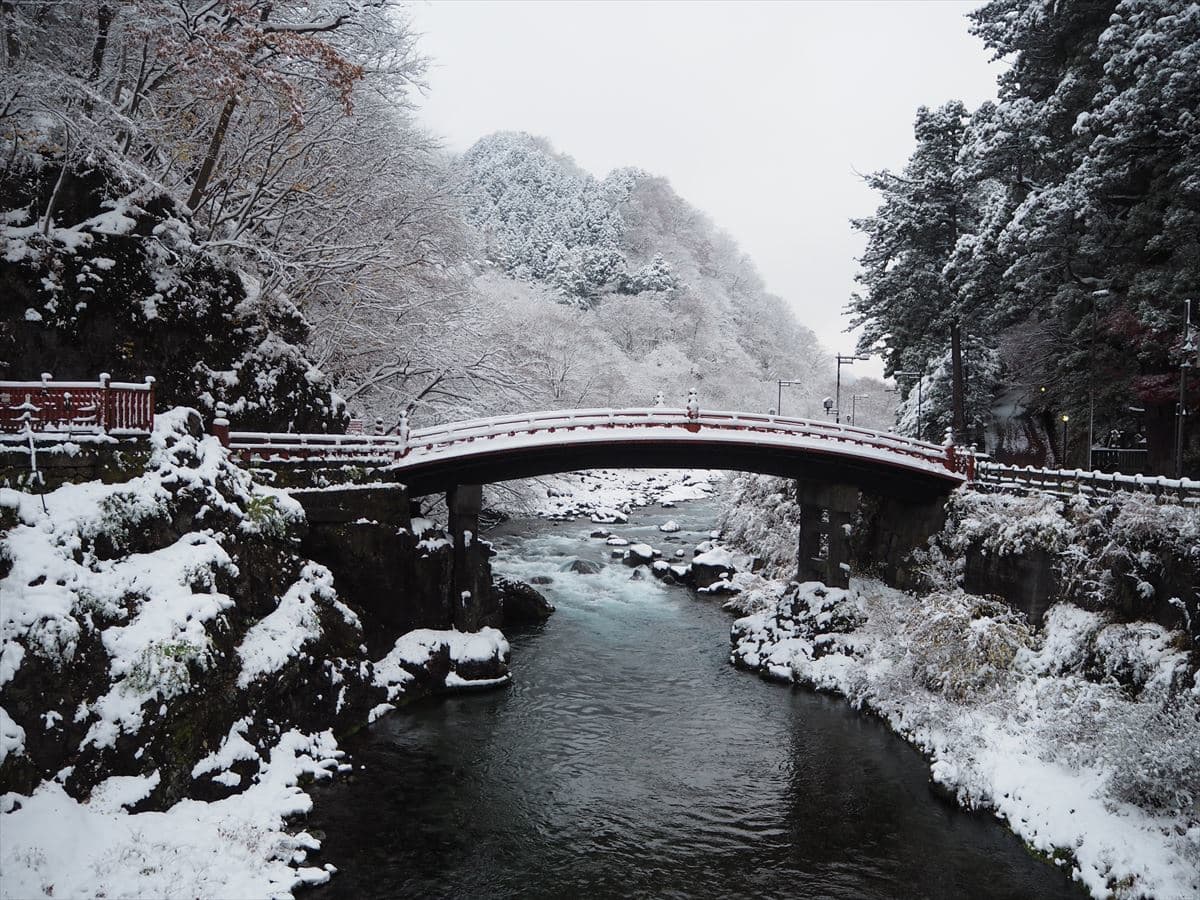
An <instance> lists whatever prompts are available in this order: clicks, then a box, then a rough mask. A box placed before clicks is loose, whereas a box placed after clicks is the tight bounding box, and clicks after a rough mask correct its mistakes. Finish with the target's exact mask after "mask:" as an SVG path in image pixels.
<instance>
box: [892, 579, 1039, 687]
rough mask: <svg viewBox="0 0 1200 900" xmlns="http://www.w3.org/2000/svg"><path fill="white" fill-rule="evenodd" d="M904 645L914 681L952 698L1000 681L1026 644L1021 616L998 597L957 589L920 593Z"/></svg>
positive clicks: (1028, 641) (1026, 633) (1027, 634)
mask: <svg viewBox="0 0 1200 900" xmlns="http://www.w3.org/2000/svg"><path fill="white" fill-rule="evenodd" d="M914 613H915V615H914V620H913V622H912V624H911V625H910V637H911V644H910V647H909V654H910V660H911V665H912V670H913V675H914V677H915V679H916V681H917V683H919V684H921V685H923V686H924V687H926V688H928V689H929V690H931V691H936V692H938V693H942V694H945V695H946V696H947V697H949V698H951V699H954V700H967V699H970V698H972V697H975V696H978V695H979V694H981V693H984V692H985V691H987V690H988V689H990V688H993V687H995V686H996V685H998V684H1001V683H1002V682H1003V681H1004V680H1005V679H1006V678H1007V677H1008V675H1009V673H1010V671H1011V669H1012V664H1013V660H1014V659H1015V658H1016V656H1017V653H1018V652H1019V651H1021V650H1023V649H1027V648H1028V647H1029V646H1030V644H1031V640H1032V638H1031V635H1030V631H1029V627H1028V625H1027V624H1026V622H1025V620H1024V616H1022V615H1021V614H1020V613H1017V612H1014V611H1013V610H1012V609H1011V608H1010V607H1008V606H1006V605H1004V604H1003V603H998V602H996V601H993V600H988V599H985V598H983V597H975V596H972V595H970V594H965V593H962V592H961V591H952V592H944V593H935V594H931V595H929V596H927V597H925V598H923V600H922V602H921V604H920V606H919V608H918V609H917V610H915V611H914Z"/></svg>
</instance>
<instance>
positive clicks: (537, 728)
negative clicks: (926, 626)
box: [309, 503, 1080, 898]
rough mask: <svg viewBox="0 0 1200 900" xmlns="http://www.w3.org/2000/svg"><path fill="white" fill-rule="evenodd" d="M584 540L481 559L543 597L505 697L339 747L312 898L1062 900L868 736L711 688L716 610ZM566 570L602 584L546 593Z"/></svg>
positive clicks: (576, 583)
mask: <svg viewBox="0 0 1200 900" xmlns="http://www.w3.org/2000/svg"><path fill="white" fill-rule="evenodd" d="M714 517H715V512H714V509H713V507H712V506H711V505H710V504H707V503H693V504H688V505H686V506H683V507H680V508H679V509H674V510H671V511H670V518H673V519H675V520H676V521H677V522H679V523H680V525H682V526H683V527H684V531H683V532H681V533H680V534H678V535H672V536H670V537H673V538H676V539H677V540H676V541H671V540H669V539H668V536H666V535H662V534H660V533H659V532H658V531H657V529H656V526H657V525H658V524H659V523H661V522H663V521H665V520H666V519H667V518H668V516H667V515H665V511H654V512H651V513H644V514H640V515H637V518H636V520H635V522H634V523H633V525H631V526H618V527H617V528H615V529H614V530H615V531H616V532H617V533H619V534H621V535H622V536H625V537H629V538H632V539H641V540H646V541H647V542H648V543H651V544H652V545H654V546H655V547H658V548H659V549H662V550H663V551H664V552H665V553H668V554H669V553H670V552H672V551H673V550H674V549H676V548H687V549H688V550H689V551H690V547H691V546H692V545H693V544H694V543H695V542H696V541H698V540H700V539H702V538H703V537H704V536H705V534H706V532H707V530H708V529H709V528H710V527H712V526H711V522H712V520H713V518H714ZM593 528H594V526H592V525H590V524H589V523H582V522H581V523H574V524H570V523H568V524H559V525H552V524H550V523H543V522H536V523H517V524H512V525H509V526H505V528H504V529H503V530H501V531H499V532H497V533H493V534H492V535H490V536H489V537H491V538H492V539H493V540H495V541H496V543H497V547H498V549H500V551H501V556H500V557H499V558H498V560H497V569H498V571H500V572H502V573H504V574H508V575H511V576H514V577H517V578H523V579H526V580H528V579H529V578H531V577H533V576H535V575H549V576H550V577H552V578H553V579H554V580H553V583H551V584H549V585H544V586H541V589H542V590H544V591H545V593H546V594H547V595H548V596H550V598H551V599H552V600H553V601H554V602H555V603H556V604H557V605H558V612H557V613H556V614H555V615H554V616H553V617H552V618H551V619H550V620H549V622H548V623H546V624H545V625H543V626H539V627H537V628H536V629H534V630H531V631H527V632H524V633H514V634H510V636H509V637H510V640H511V643H512V646H513V664H512V669H513V673H514V679H515V681H514V684H513V685H512V686H511V687H510V688H508V689H506V690H503V691H499V692H494V693H488V694H473V695H469V696H464V697H451V698H446V699H439V700H432V701H426V702H424V703H422V704H419V705H418V706H416V707H413V708H410V709H408V710H405V711H402V712H400V713H397V714H394V715H391V716H389V717H386V718H385V719H383V720H381V721H380V722H378V723H376V725H375V726H374V727H373V728H372V729H371V730H370V733H369V734H368V735H367V736H366V737H365V738H364V739H363V740H361V741H360V742H358V743H357V744H354V745H351V746H350V748H349V749H350V750H351V751H352V753H353V754H354V761H355V763H356V767H357V764H365V766H366V768H365V770H362V771H357V772H356V774H355V775H354V776H353V777H350V778H342V779H340V780H338V781H336V782H335V783H333V784H332V785H330V786H328V787H324V788H321V789H320V790H319V791H318V795H317V807H316V811H315V813H314V814H313V816H312V820H311V822H310V823H309V824H310V827H312V828H316V829H320V830H323V831H325V833H326V834H325V845H324V851H323V858H324V860H326V861H329V862H333V863H334V864H335V865H336V866H338V868H339V869H340V870H341V871H340V873H339V874H338V875H337V876H335V877H334V879H333V880H332V882H330V884H329V885H327V886H325V887H322V888H318V889H316V890H315V891H313V892H312V896H314V897H327V898H335V897H337V898H342V897H344V898H361V897H380V898H383V897H394V896H411V897H429V896H446V897H450V896H453V897H463V896H471V897H483V896H487V897H496V896H522V897H529V896H533V897H574V896H647V897H697V896H703V897H727V896H777V897H784V896H786V897H856V898H857V897H1013V898H1016V897H1035V896H1036V897H1059V896H1061V897H1078V896H1080V894H1079V892H1078V890H1077V889H1076V888H1074V887H1073V886H1072V885H1071V884H1070V883H1069V882H1068V881H1067V880H1066V878H1065V877H1064V876H1063V875H1062V874H1061V873H1059V872H1057V871H1055V870H1054V869H1052V868H1050V867H1049V866H1047V865H1045V864H1043V863H1041V862H1038V861H1037V860H1035V859H1033V858H1032V857H1031V856H1030V855H1029V854H1028V853H1026V851H1025V850H1024V849H1023V848H1022V847H1021V845H1020V843H1019V842H1018V841H1017V840H1016V838H1014V837H1012V836H1011V835H1010V834H1008V833H1007V832H1006V831H1004V830H1003V829H1002V828H1001V827H1000V826H999V825H998V824H996V823H995V822H994V821H993V820H991V819H990V818H989V817H987V816H985V815H980V814H974V815H973V814H967V813H964V812H961V811H959V810H956V809H954V808H953V807H952V806H951V805H949V804H947V803H946V802H944V801H942V800H940V799H938V798H936V797H935V796H934V795H933V794H932V793H931V792H930V791H929V788H928V769H927V767H926V765H925V763H924V762H923V760H922V759H921V758H920V757H919V755H918V754H917V753H916V752H915V751H913V750H912V749H911V748H909V747H908V746H906V745H905V744H904V743H902V742H901V741H900V740H899V739H898V738H896V737H894V736H893V735H891V734H890V733H889V732H888V731H887V730H886V729H885V728H884V727H883V726H882V725H881V724H880V723H879V722H877V721H875V720H872V719H869V718H866V717H864V716H862V715H860V714H857V713H855V712H853V711H851V710H850V709H848V708H847V707H846V706H845V704H844V703H842V702H841V701H839V700H836V699H832V698H826V697H821V696H816V695H813V694H809V693H806V692H802V691H793V690H791V689H789V688H785V687H779V686H776V685H770V684H767V683H765V682H763V681H760V680H759V679H757V678H755V677H753V676H751V675H747V674H745V673H742V672H738V671H737V670H735V669H733V667H732V666H730V665H729V663H728V631H729V623H730V618H729V615H728V614H727V613H725V612H723V611H721V609H720V607H719V606H718V605H717V603H716V601H714V600H711V599H696V598H694V597H693V596H692V595H691V594H690V593H689V592H688V591H686V590H684V589H682V588H668V587H663V586H661V585H659V584H658V583H657V582H655V581H653V580H652V579H650V578H646V579H645V580H639V581H631V580H630V574H631V570H630V569H628V568H626V567H624V566H623V565H621V564H620V563H619V562H615V561H612V560H610V559H609V555H610V549H611V548H608V547H605V546H604V545H603V542H602V541H599V540H595V539H589V538H588V537H587V535H588V532H589V531H591V530H592V529H593ZM689 555H690V552H689ZM576 557H583V558H586V559H591V560H594V561H598V562H599V561H603V562H605V564H606V565H605V567H604V569H603V571H602V572H601V573H600V574H597V575H590V576H589V575H578V574H575V573H570V572H565V571H562V569H563V568H565V566H566V565H567V564H568V563H569V562H570V561H571V560H572V559H574V558H576Z"/></svg>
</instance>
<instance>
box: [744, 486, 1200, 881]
mask: <svg viewBox="0 0 1200 900" xmlns="http://www.w3.org/2000/svg"><path fill="white" fill-rule="evenodd" d="M731 498H732V500H733V501H734V502H733V503H732V504H731V505H730V508H729V510H728V511H727V513H726V515H725V517H724V520H723V522H722V525H723V527H724V529H725V533H726V537H727V538H728V539H730V540H732V541H733V542H734V545H735V546H738V547H740V548H741V549H744V550H749V551H751V552H758V553H762V555H763V556H764V557H765V558H766V566H765V568H764V569H763V570H762V573H761V574H766V575H770V576H772V577H770V578H762V577H759V576H748V575H745V574H742V573H739V575H738V576H735V579H736V581H737V583H738V586H739V587H741V588H742V592H741V593H740V594H738V595H737V596H735V597H733V598H732V599H731V600H730V601H729V602H728V603H727V604H726V607H727V608H729V609H731V610H733V611H737V612H740V613H743V614H746V613H748V614H749V615H745V617H744V618H741V619H739V620H738V621H737V622H736V623H735V624H734V627H733V632H732V638H733V650H732V654H731V660H732V661H733V662H734V664H735V665H739V666H743V667H746V668H749V669H752V670H755V671H758V672H760V673H761V674H762V675H763V676H764V677H766V678H770V679H777V680H782V681H787V682H792V683H795V684H797V685H801V686H805V687H808V688H812V689H816V690H821V691H829V692H833V693H837V694H840V695H843V696H844V697H846V699H847V700H848V701H849V702H850V703H851V704H852V705H853V706H855V707H858V708H863V709H869V710H871V711H873V712H875V713H877V714H879V715H880V716H882V717H883V718H884V719H885V720H886V721H887V722H888V723H889V724H890V725H891V727H892V728H893V729H895V731H896V732H897V733H898V734H900V735H901V736H903V737H904V738H906V739H907V740H908V741H910V742H911V743H913V744H915V745H916V746H918V747H919V748H921V749H922V751H923V752H924V753H925V754H926V755H927V756H928V758H929V760H930V773H931V778H932V780H933V781H934V782H935V783H936V784H938V785H940V786H942V787H943V788H945V789H946V790H948V791H949V792H951V793H952V794H953V795H954V796H956V798H957V799H958V801H959V802H960V803H962V804H963V805H965V806H968V807H978V808H986V809H990V810H993V811H994V812H995V814H996V816H997V817H999V818H1001V819H1002V820H1004V821H1005V823H1006V824H1007V825H1008V827H1009V828H1011V829H1012V830H1013V831H1014V832H1015V833H1016V834H1018V835H1019V836H1020V837H1021V838H1023V839H1024V840H1025V841H1026V842H1027V844H1028V845H1029V846H1030V847H1031V848H1033V849H1034V850H1035V851H1037V852H1039V853H1042V854H1044V855H1045V856H1046V857H1047V858H1049V859H1051V860H1052V861H1053V862H1054V863H1055V864H1056V865H1060V866H1066V867H1069V869H1070V871H1071V872H1072V874H1073V875H1074V877H1075V878H1076V879H1077V880H1079V881H1080V882H1081V883H1082V884H1083V885H1084V886H1085V887H1086V888H1087V889H1088V891H1089V892H1090V893H1091V894H1092V895H1093V896H1096V897H1109V896H1115V897H1143V896H1144V897H1159V898H1193V897H1197V896H1200V672H1198V671H1197V666H1196V658H1195V651H1194V646H1193V643H1192V639H1191V638H1190V637H1189V635H1188V634H1187V633H1185V632H1184V631H1182V630H1179V631H1172V630H1170V629H1168V628H1165V627H1163V626H1162V625H1159V624H1155V623H1154V622H1150V621H1138V620H1136V619H1135V620H1133V621H1130V620H1129V619H1130V616H1129V610H1128V609H1125V611H1124V613H1123V614H1118V609H1117V606H1118V604H1117V603H1116V602H1115V601H1114V600H1113V597H1114V596H1115V595H1116V594H1117V593H1118V591H1119V590H1121V589H1123V586H1122V585H1119V584H1117V583H1116V582H1115V579H1117V578H1119V577H1124V578H1126V579H1127V580H1129V581H1130V584H1131V585H1132V589H1131V590H1132V593H1133V594H1135V595H1136V596H1138V597H1146V598H1152V597H1153V596H1155V595H1156V592H1159V593H1161V592H1162V591H1164V590H1166V589H1167V588H1168V587H1170V588H1172V589H1174V587H1175V586H1177V584H1178V580H1177V578H1176V579H1175V580H1172V578H1170V577H1167V576H1166V575H1164V574H1163V572H1164V571H1169V570H1172V567H1173V571H1175V572H1176V573H1177V574H1178V572H1180V571H1183V572H1187V571H1191V570H1190V569H1189V568H1188V564H1187V562H1186V560H1187V559H1189V554H1190V555H1191V558H1194V557H1195V555H1196V554H1198V553H1200V547H1198V546H1197V541H1196V535H1197V533H1198V532H1197V524H1198V520H1200V517H1198V516H1197V514H1196V513H1195V511H1187V510H1184V509H1182V508H1177V507H1161V506H1158V505H1156V504H1155V502H1154V500H1153V498H1149V499H1147V498H1145V497H1140V496H1133V497H1130V498H1129V499H1128V500H1122V499H1121V498H1116V499H1113V500H1110V501H1105V502H1104V503H1103V504H1100V505H1093V506H1089V505H1088V504H1087V503H1085V502H1083V501H1079V502H1064V501H1062V500H1061V499H1059V498H1053V497H1043V496H1040V495H1037V496H1032V497H1006V496H987V495H979V494H964V495H963V496H961V497H956V498H955V499H954V502H953V503H952V505H951V509H952V523H951V524H952V527H951V529H949V530H948V532H947V533H946V534H944V535H942V536H940V537H939V539H938V541H937V542H936V543H935V546H934V547H933V548H932V549H931V550H930V551H929V552H927V553H925V555H924V559H925V562H926V564H927V570H926V577H927V578H928V579H929V580H930V582H931V587H930V589H929V590H928V591H926V592H925V593H923V594H917V595H914V594H908V593H904V592H901V591H898V590H894V589H892V588H889V587H887V586H886V585H884V584H882V583H880V582H878V581H874V580H865V579H864V580H860V579H854V580H852V582H851V589H850V590H849V591H841V590H837V589H832V588H826V587H825V586H823V585H820V584H817V583H815V582H810V583H806V584H802V585H796V584H794V583H791V584H789V582H788V580H787V577H788V573H789V571H790V567H791V566H793V565H794V554H795V549H794V548H795V546H796V543H795V541H796V527H795V516H794V515H793V512H794V509H793V502H792V500H791V498H790V497H789V496H788V492H787V485H786V484H785V483H783V482H782V481H780V480H778V479H768V478H760V477H757V476H755V477H747V478H743V479H740V480H739V481H738V482H737V483H736V484H735V485H734V487H733V490H732V492H731ZM968 546H977V547H982V549H983V551H984V552H988V553H994V554H1000V555H1004V554H1006V553H1018V552H1025V551H1027V550H1030V549H1033V548H1036V549H1040V550H1044V551H1046V552H1049V553H1052V554H1054V555H1055V557H1056V558H1058V559H1059V560H1060V568H1061V570H1062V572H1064V573H1066V574H1067V576H1068V578H1067V580H1066V581H1065V584H1066V588H1065V589H1067V590H1071V591H1072V592H1073V594H1072V596H1078V597H1079V602H1081V603H1086V604H1087V605H1088V608H1087V609H1084V608H1081V607H1080V606H1078V605H1074V604H1072V603H1069V602H1059V603H1057V604H1056V605H1054V606H1052V607H1051V608H1050V610H1049V611H1048V612H1047V614H1046V616H1045V619H1044V621H1043V622H1042V624H1041V626H1040V627H1033V626H1031V625H1030V623H1029V622H1028V621H1027V620H1026V618H1025V616H1024V614H1023V613H1020V612H1017V611H1015V610H1013V609H1012V608H1011V607H1009V606H1007V605H1005V604H1004V603H1002V602H999V601H994V600H990V599H986V598H983V597H978V596H973V595H971V594H968V593H965V592H964V591H963V590H962V589H961V588H960V587H958V581H959V578H960V577H961V574H962V556H961V554H962V553H964V552H965V551H966V548H967V547H968ZM1180 560H1183V561H1184V562H1182V563H1181V562H1180ZM1181 566H1182V569H1181V568H1180V567H1181ZM1117 572H1124V573H1125V574H1124V575H1123V576H1121V575H1118V574H1115V573H1117ZM939 585H940V587H939ZM1164 596H1165V595H1164ZM1171 606H1173V607H1176V606H1177V607H1178V608H1179V609H1181V610H1182V617H1183V623H1184V625H1190V622H1191V620H1190V614H1189V611H1188V609H1187V608H1186V607H1185V606H1184V605H1182V604H1176V603H1171ZM1131 608H1134V609H1136V608H1137V607H1131ZM1181 627H1182V626H1181Z"/></svg>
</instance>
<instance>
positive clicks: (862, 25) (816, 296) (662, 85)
mask: <svg viewBox="0 0 1200 900" xmlns="http://www.w3.org/2000/svg"><path fill="white" fill-rule="evenodd" d="M981 2H982V0H972V2H959V0H929V2H909V0H890V2H887V0H885V2H820V3H819V2H809V3H750V2H740V3H699V2H687V3H685V2H674V3H617V2H605V3H583V2H571V3H568V2H532V3H526V2H511V3H510V2H485V3H475V2H465V0H453V2H444V0H422V2H418V3H416V4H414V6H413V8H412V17H413V21H414V24H415V26H416V28H417V30H418V31H419V32H421V33H422V35H423V37H422V40H421V43H420V47H421V50H422V51H423V52H424V53H425V54H426V55H427V56H429V57H430V58H431V61H432V66H431V69H430V72H429V76H428V81H429V87H430V91H429V93H428V96H427V97H426V98H425V100H424V101H423V104H422V108H421V112H420V117H421V119H422V121H423V122H424V123H425V124H426V125H427V127H429V128H430V130H432V131H433V132H435V133H436V134H439V135H441V136H443V138H444V139H445V141H446V145H447V146H448V148H449V149H451V150H455V151H461V150H465V149H466V148H467V147H469V146H470V145H471V144H473V143H474V142H475V141H476V140H477V139H478V138H480V137H482V136H483V135H485V134H489V133H491V132H493V131H499V130H512V131H528V132H531V133H533V134H537V135H541V136H544V137H547V138H549V139H550V141H551V143H553V144H554V146H555V147H556V148H557V149H558V150H559V151H560V152H563V153H566V154H568V155H570V156H572V157H574V158H575V160H576V161H577V162H578V163H579V164H580V165H582V166H583V167H584V168H586V169H588V170H590V171H591V172H593V173H594V174H595V175H596V176H598V177H603V176H604V175H605V174H606V173H607V172H608V171H609V170H610V169H613V168H615V167H617V166H624V165H634V166H639V167H641V168H643V169H646V170H648V171H650V172H653V173H655V174H660V175H665V176H666V177H667V178H669V179H670V181H671V183H672V185H673V186H674V187H675V189H676V191H678V192H679V194H680V195H682V196H683V197H684V198H685V199H687V200H688V201H689V202H690V203H692V204H693V205H695V206H697V207H699V208H700V209H702V210H704V211H705V212H706V213H708V214H709V215H710V216H711V217H712V218H713V220H714V221H715V222H716V224H717V225H718V226H719V227H721V228H723V229H725V230H726V231H728V232H729V233H730V234H732V235H733V236H734V238H735V239H736V240H737V241H738V242H739V243H740V244H741V245H742V247H743V248H744V249H745V250H746V251H747V252H748V253H749V254H750V256H751V257H752V258H753V259H754V261H755V262H756V263H757V265H758V267H759V269H760V270H761V271H762V273H763V276H764V277H765V279H766V281H767V285H768V287H769V288H770V290H772V291H773V292H775V293H777V294H779V295H781V296H783V297H784V298H785V299H786V300H787V301H788V302H789V303H790V304H791V305H792V307H793V308H794V309H795V311H796V315H797V317H798V318H799V319H800V320H801V321H802V322H804V323H805V324H806V325H808V326H809V327H810V328H812V329H813V330H814V331H816V332H817V334H818V336H819V337H820V338H821V341H822V342H823V343H824V344H825V345H826V347H827V348H828V349H829V350H830V352H842V353H849V352H852V350H853V348H854V339H853V337H852V336H851V335H848V334H845V333H843V332H844V329H845V328H846V325H847V322H846V319H845V316H844V314H843V312H842V308H843V307H844V305H845V304H846V302H847V301H848V299H849V296H850V293H851V291H852V290H853V289H854V282H853V276H854V273H855V271H856V264H855V261H854V259H855V257H856V256H857V255H858V254H859V253H860V252H861V251H862V247H863V241H862V238H861V236H859V235H858V234H856V233H854V232H852V231H851V229H850V224H849V219H850V218H851V217H854V216H864V215H869V214H870V213H871V212H872V211H873V210H874V208H875V205H876V202H877V198H876V196H875V195H874V194H873V193H872V192H871V191H869V190H868V189H867V187H866V186H865V185H864V184H863V183H862V181H861V179H860V178H859V177H858V175H856V174H855V170H857V171H859V172H869V171H873V170H876V169H880V168H885V167H886V168H899V167H900V166H902V165H903V164H904V162H905V160H906V159H907V157H908V154H909V153H910V152H911V150H912V146H913V140H912V121H913V117H914V114H915V112H916V108H917V106H919V105H920V104H922V103H924V104H926V105H931V106H932V105H937V104H939V103H942V102H944V101H946V100H949V99H955V98H956V99H961V100H963V101H964V102H966V104H967V105H968V107H974V106H975V105H977V104H979V103H980V102H981V101H983V100H985V99H988V98H989V97H993V96H994V95H995V78H996V75H997V73H998V70H999V68H998V65H997V64H990V63H989V62H988V58H989V54H988V52H987V51H986V50H985V49H984V47H983V45H982V44H981V43H980V42H979V41H978V40H977V39H976V38H974V37H972V36H971V35H969V34H968V33H967V21H966V19H965V18H964V16H965V14H966V13H967V12H968V11H969V10H971V9H973V8H975V7H976V6H978V5H980V3H981ZM855 370H856V374H878V373H879V372H880V371H881V367H880V366H879V365H878V364H877V363H874V362H873V363H871V364H868V365H865V366H864V365H863V364H861V363H860V364H858V365H857V366H856V367H855Z"/></svg>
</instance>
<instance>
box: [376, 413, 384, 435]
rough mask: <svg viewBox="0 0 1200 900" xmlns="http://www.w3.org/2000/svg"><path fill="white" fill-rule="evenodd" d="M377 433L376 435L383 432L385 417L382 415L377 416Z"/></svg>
mask: <svg viewBox="0 0 1200 900" xmlns="http://www.w3.org/2000/svg"><path fill="white" fill-rule="evenodd" d="M375 434H376V435H382V434H383V417H382V416H376V417H375Z"/></svg>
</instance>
